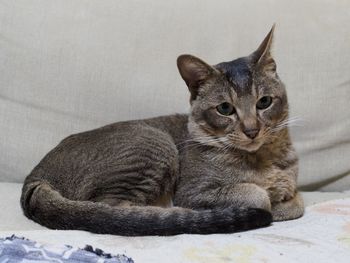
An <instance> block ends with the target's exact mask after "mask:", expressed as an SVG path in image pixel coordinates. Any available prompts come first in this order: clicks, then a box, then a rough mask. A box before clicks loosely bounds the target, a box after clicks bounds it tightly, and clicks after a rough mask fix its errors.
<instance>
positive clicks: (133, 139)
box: [28, 114, 187, 183]
mask: <svg viewBox="0 0 350 263" xmlns="http://www.w3.org/2000/svg"><path fill="white" fill-rule="evenodd" d="M186 136H187V116H186V115H180V114H178V115H169V116H161V117H155V118H149V119H144V120H131V121H122V122H117V123H113V124H109V125H106V126H103V127H100V128H97V129H93V130H90V131H85V132H81V133H77V134H73V135H70V136H68V137H67V138H65V139H63V140H62V141H61V142H60V143H59V144H58V145H57V146H56V147H55V148H54V149H52V150H51V151H50V152H49V153H48V154H47V155H46V156H45V157H44V158H43V159H42V160H41V161H40V163H39V164H38V165H37V166H36V167H35V168H34V169H33V171H32V172H31V174H30V175H29V179H28V180H35V179H37V178H40V179H43V178H48V179H49V180H50V181H57V183H58V181H62V180H65V181H67V178H68V177H69V178H71V177H72V176H74V177H75V178H76V177H80V176H86V174H100V173H104V172H109V171H110V170H113V169H116V166H118V165H120V163H122V162H123V160H126V159H127V158H131V157H130V156H129V152H130V151H131V150H132V152H133V154H134V155H135V153H139V155H140V157H142V158H148V157H149V158H150V159H152V158H153V156H155V155H164V154H168V152H169V151H172V152H176V151H177V149H176V144H177V143H178V142H179V141H182V140H184V139H185V138H186ZM150 155H152V156H150ZM68 181H69V180H68Z"/></svg>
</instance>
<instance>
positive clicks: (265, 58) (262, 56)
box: [250, 25, 276, 73]
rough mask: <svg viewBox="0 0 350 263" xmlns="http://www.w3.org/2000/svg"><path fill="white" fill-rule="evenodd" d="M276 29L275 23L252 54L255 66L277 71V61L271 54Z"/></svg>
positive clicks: (265, 70)
mask: <svg viewBox="0 0 350 263" xmlns="http://www.w3.org/2000/svg"><path fill="white" fill-rule="evenodd" d="M274 31H275V25H273V26H272V28H271V30H270V32H269V33H268V34H267V36H266V37H265V39H264V40H263V42H262V43H261V44H260V46H259V48H258V49H257V50H256V51H254V53H253V54H251V55H250V58H251V61H252V62H253V64H254V66H255V67H257V68H259V69H261V70H263V71H264V72H269V73H276V62H275V60H274V59H273V57H272V54H271V47H272V42H273V33H274Z"/></svg>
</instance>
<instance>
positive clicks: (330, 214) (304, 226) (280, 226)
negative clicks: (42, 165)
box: [0, 198, 350, 263]
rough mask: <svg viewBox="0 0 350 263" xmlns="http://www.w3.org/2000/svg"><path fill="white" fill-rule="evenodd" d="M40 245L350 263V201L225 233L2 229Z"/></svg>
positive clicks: (148, 257) (153, 257)
mask: <svg viewBox="0 0 350 263" xmlns="http://www.w3.org/2000/svg"><path fill="white" fill-rule="evenodd" d="M11 234H16V235H21V236H25V237H27V238H30V239H33V240H36V241H38V242H40V243H42V244H45V243H46V244H69V245H73V246H77V247H84V246H85V244H90V245H92V246H95V247H99V248H101V249H103V250H104V251H105V252H107V253H112V254H126V255H127V256H129V257H132V258H133V259H134V260H135V262H136V263H137V262H142V263H147V262H152V263H155V262H193V263H195V262H211V263H216V262H242V263H244V262H247V263H248V262H299V263H301V262H308V263H309V262H318V263H322V262H326V263H329V262H337V263H342V262H344V263H348V262H350V198H345V199H339V200H333V201H328V202H323V203H320V204H316V205H313V206H309V207H307V209H306V213H305V216H304V217H302V218H300V219H298V220H293V221H287V222H279V223H273V225H272V226H270V227H267V228H263V229H257V230H253V231H247V232H242V233H236V234H226V235H203V236H201V235H179V236H172V237H120V236H111V235H96V234H91V233H88V232H83V231H55V230H31V231H16V233H13V231H0V236H2V237H4V236H8V235H11Z"/></svg>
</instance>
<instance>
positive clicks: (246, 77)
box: [216, 58, 253, 97]
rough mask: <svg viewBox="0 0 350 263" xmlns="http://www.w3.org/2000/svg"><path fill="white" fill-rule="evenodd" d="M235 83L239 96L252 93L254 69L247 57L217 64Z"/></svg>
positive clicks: (235, 89) (234, 86)
mask: <svg viewBox="0 0 350 263" xmlns="http://www.w3.org/2000/svg"><path fill="white" fill-rule="evenodd" d="M216 67H217V68H219V69H220V70H221V71H222V72H223V73H224V74H225V75H226V77H227V79H228V80H229V81H230V82H231V83H232V84H233V85H232V87H233V89H234V91H235V92H236V93H237V96H238V97H242V96H245V95H248V94H252V83H253V81H252V71H251V67H250V65H249V63H248V61H247V58H238V59H235V60H233V61H230V62H223V63H220V64H218V65H216Z"/></svg>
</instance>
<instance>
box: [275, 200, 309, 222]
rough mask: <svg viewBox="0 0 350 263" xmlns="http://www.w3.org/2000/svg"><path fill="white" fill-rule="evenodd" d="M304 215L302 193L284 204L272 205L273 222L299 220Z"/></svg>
mask: <svg viewBox="0 0 350 263" xmlns="http://www.w3.org/2000/svg"><path fill="white" fill-rule="evenodd" d="M303 214H304V202H303V199H302V197H301V195H300V193H296V195H295V196H294V197H293V198H292V199H290V200H288V201H284V202H278V203H274V204H272V216H273V221H283V220H291V219H295V218H299V217H301V216H302V215H303Z"/></svg>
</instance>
